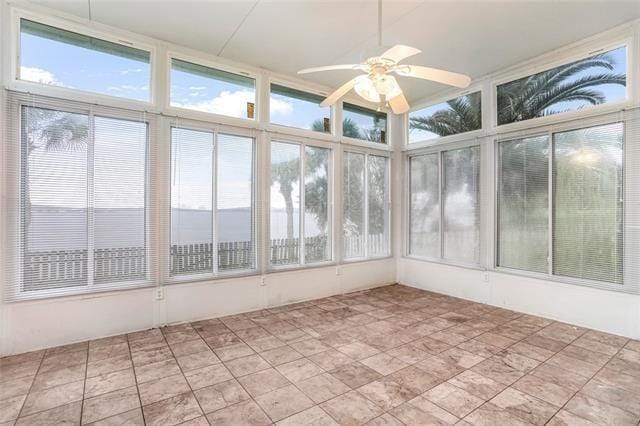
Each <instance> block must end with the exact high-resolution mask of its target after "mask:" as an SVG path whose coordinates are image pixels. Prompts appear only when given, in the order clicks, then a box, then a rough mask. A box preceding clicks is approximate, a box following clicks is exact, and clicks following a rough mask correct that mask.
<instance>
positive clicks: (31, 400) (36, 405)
mask: <svg viewBox="0 0 640 426" xmlns="http://www.w3.org/2000/svg"><path fill="white" fill-rule="evenodd" d="M83 389H84V380H80V381H77V382H72V383H67V384H65V385H60V386H56V387H53V388H48V389H44V390H40V391H35V392H30V393H29V396H27V399H26V401H25V402H24V407H22V412H21V415H22V416H26V415H29V414H33V413H37V412H38V411H44V410H49V409H51V408H55V407H58V406H60V405H66V404H68V403H70V402H75V401H81V400H82V393H83Z"/></svg>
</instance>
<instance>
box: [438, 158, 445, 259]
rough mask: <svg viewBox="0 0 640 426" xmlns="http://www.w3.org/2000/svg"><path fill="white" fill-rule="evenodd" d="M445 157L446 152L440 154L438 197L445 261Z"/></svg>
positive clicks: (441, 257)
mask: <svg viewBox="0 0 640 426" xmlns="http://www.w3.org/2000/svg"><path fill="white" fill-rule="evenodd" d="M443 156H444V151H439V152H438V181H439V182H438V188H439V191H438V197H439V200H438V201H439V202H438V204H439V206H440V223H439V227H440V229H439V238H440V259H444V200H443V199H444V197H443V194H444V189H445V188H444V185H445V182H444V162H443V161H442V158H443Z"/></svg>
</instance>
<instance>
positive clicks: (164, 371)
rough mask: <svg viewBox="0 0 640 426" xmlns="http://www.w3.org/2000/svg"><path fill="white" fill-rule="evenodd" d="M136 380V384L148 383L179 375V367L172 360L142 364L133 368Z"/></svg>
mask: <svg viewBox="0 0 640 426" xmlns="http://www.w3.org/2000/svg"><path fill="white" fill-rule="evenodd" d="M134 371H135V373H136V380H137V382H138V384H140V383H146V382H150V381H152V380H157V379H161V378H163V377H167V376H171V375H173V374H178V373H180V367H179V366H178V363H177V362H176V360H175V359H174V358H169V359H165V360H163V361H158V362H153V363H151V364H144V365H142V366H139V367H136V368H135V370H134Z"/></svg>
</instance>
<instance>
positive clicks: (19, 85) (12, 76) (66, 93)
mask: <svg viewBox="0 0 640 426" xmlns="http://www.w3.org/2000/svg"><path fill="white" fill-rule="evenodd" d="M9 15H10V23H9V27H10V33H9V40H10V46H9V49H8V50H9V51H10V55H11V59H10V60H9V61H8V64H7V65H8V66H9V70H8V71H9V72H8V73H7V74H6V78H7V81H5V87H7V88H8V89H9V90H14V91H21V92H27V93H32V94H39V95H44V96H53V97H60V98H65V99H69V100H74V101H80V102H88V103H95V104H101V105H108V106H113V107H124V108H132V109H142V110H145V111H152V110H153V108H152V106H153V105H154V104H155V103H156V100H157V98H158V96H159V94H158V93H157V90H156V88H157V84H156V83H157V81H158V77H159V76H158V75H157V67H156V66H155V65H156V61H157V57H158V52H157V48H156V46H155V44H154V43H153V41H152V40H149V39H147V38H144V37H142V36H139V35H137V34H133V33H130V32H127V31H123V30H119V31H114V30H113V29H112V28H110V27H107V26H103V25H101V24H98V23H93V22H91V24H90V25H83V24H81V23H79V22H73V21H69V20H67V19H61V18H57V17H55V16H50V15H44V14H40V13H35V12H31V11H28V10H25V9H17V8H11V9H10V14H9ZM21 19H27V20H30V21H34V22H37V23H42V24H45V25H49V26H52V27H55V28H59V29H61V30H65V31H71V32H75V33H78V34H82V35H86V36H89V37H94V38H97V39H101V40H104V41H108V42H111V43H115V44H119V45H122V46H125V47H132V48H135V49H139V50H144V51H147V52H149V101H140V100H136V99H128V98H124V97H118V96H110V95H106V94H101V93H96V92H90V91H86V90H80V89H73V88H69V87H60V86H53V85H47V84H42V83H37V82H34V81H28V80H22V79H20V78H19V75H20V71H19V70H20V38H21V33H20V20H21Z"/></svg>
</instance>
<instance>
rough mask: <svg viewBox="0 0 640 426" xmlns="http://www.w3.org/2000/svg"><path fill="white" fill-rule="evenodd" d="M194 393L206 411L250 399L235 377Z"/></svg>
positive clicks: (209, 411)
mask: <svg viewBox="0 0 640 426" xmlns="http://www.w3.org/2000/svg"><path fill="white" fill-rule="evenodd" d="M194 394H195V396H196V399H197V400H198V402H199V403H200V407H202V410H203V411H204V412H205V413H211V412H213V411H216V410H220V409H222V408H226V407H228V406H230V405H233V404H237V403H239V402H242V401H246V400H247V399H250V397H249V394H247V392H245V390H244V389H243V387H242V386H241V385H240V384H239V383H238V382H237V381H236V380H233V379H232V380H227V381H226V382H222V383H217V384H215V385H211V386H207V387H206V388H202V389H198V390H197V391H195V392H194Z"/></svg>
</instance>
